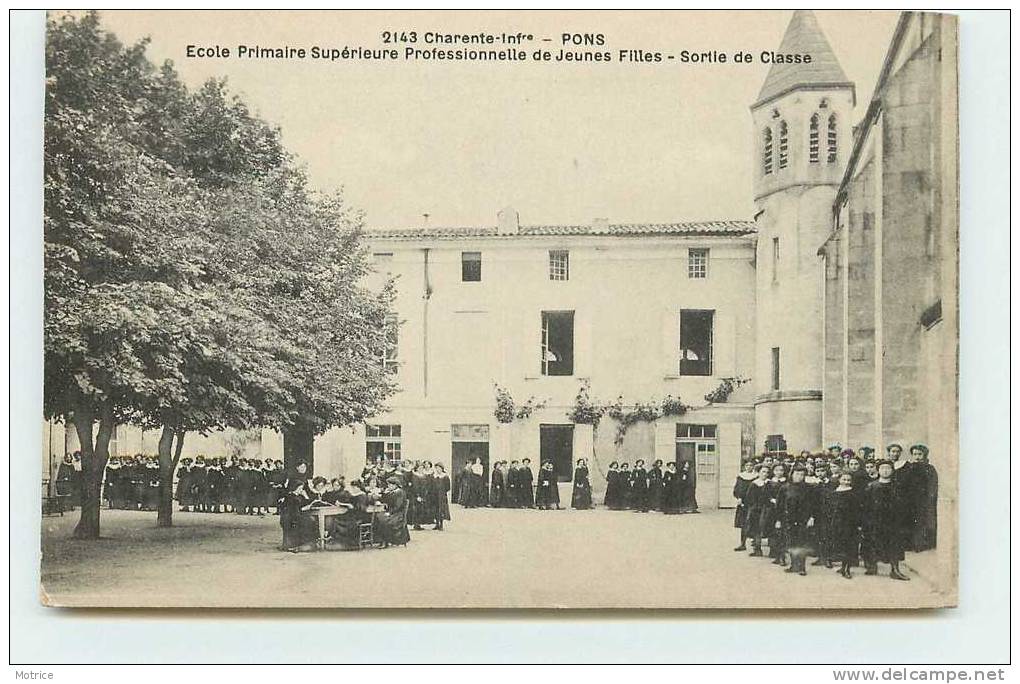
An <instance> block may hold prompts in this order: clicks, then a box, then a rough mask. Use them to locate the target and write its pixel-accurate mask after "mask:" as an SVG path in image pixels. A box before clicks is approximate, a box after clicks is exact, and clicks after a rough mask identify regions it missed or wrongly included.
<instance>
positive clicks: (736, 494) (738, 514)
mask: <svg viewBox="0 0 1020 684" xmlns="http://www.w3.org/2000/svg"><path fill="white" fill-rule="evenodd" d="M754 480H755V476H754V474H753V473H751V477H747V475H746V474H745V473H739V474H738V475H737V480H736V482H734V483H733V498H734V499H736V500H737V508H736V510H735V511H734V512H733V526H734V527H736V528H737V529H740V530H742V529H744V527H745V525H746V524H747V503H746V502H745V501H744V498H745V497H746V496H747V488H748V487H750V486H751V483H752V482H754Z"/></svg>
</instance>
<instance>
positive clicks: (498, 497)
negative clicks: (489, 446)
mask: <svg viewBox="0 0 1020 684" xmlns="http://www.w3.org/2000/svg"><path fill="white" fill-rule="evenodd" d="M505 499H506V473H505V472H504V471H503V461H496V463H495V464H494V465H493V467H492V484H491V485H490V486H489V505H490V506H492V507H493V508H502V507H503V505H504V503H505Z"/></svg>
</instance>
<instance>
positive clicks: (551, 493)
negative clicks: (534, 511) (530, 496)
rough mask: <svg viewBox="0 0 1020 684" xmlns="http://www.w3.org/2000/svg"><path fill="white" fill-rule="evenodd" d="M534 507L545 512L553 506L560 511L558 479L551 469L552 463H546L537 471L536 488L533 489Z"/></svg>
mask: <svg viewBox="0 0 1020 684" xmlns="http://www.w3.org/2000/svg"><path fill="white" fill-rule="evenodd" d="M535 505H536V506H537V507H538V508H539V510H544V511H547V510H549V509H551V508H552V507H553V506H555V507H556V510H560V487H559V478H557V477H556V471H555V470H554V469H553V464H552V461H546V462H545V463H543V464H542V467H541V468H540V469H539V471H538V487H537V488H536V489H535Z"/></svg>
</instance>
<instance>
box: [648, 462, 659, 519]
mask: <svg viewBox="0 0 1020 684" xmlns="http://www.w3.org/2000/svg"><path fill="white" fill-rule="evenodd" d="M647 502H648V510H650V511H661V510H662V461H661V460H657V461H655V463H653V464H652V467H651V468H650V469H649V470H648V498H647Z"/></svg>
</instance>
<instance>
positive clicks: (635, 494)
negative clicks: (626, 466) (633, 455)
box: [630, 458, 648, 513]
mask: <svg viewBox="0 0 1020 684" xmlns="http://www.w3.org/2000/svg"><path fill="white" fill-rule="evenodd" d="M630 506H631V508H633V509H634V512H635V513H647V512H648V471H647V470H645V462H644V461H643V460H642V459H640V458H639V459H638V460H636V461H634V470H633V471H631V474H630Z"/></svg>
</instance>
